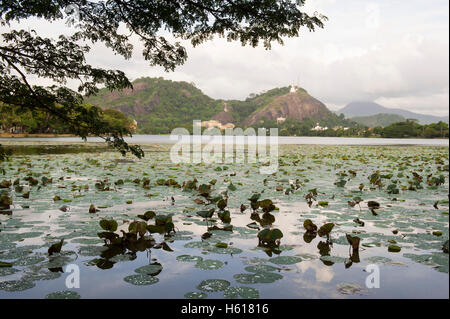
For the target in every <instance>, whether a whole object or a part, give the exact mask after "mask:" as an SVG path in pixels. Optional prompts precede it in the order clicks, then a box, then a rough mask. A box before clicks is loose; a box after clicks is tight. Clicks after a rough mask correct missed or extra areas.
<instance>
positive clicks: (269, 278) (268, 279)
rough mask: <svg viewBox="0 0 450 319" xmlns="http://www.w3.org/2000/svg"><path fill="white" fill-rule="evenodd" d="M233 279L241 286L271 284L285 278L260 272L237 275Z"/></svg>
mask: <svg viewBox="0 0 450 319" xmlns="http://www.w3.org/2000/svg"><path fill="white" fill-rule="evenodd" d="M233 278H234V279H235V280H236V281H237V282H239V283H241V284H270V283H273V282H275V281H277V280H280V279H282V278H283V276H282V275H280V274H276V273H273V272H258V273H253V274H236V275H234V276H233Z"/></svg>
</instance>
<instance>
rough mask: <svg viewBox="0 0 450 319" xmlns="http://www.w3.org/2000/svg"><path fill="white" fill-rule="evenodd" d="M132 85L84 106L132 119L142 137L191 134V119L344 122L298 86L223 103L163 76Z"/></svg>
mask: <svg viewBox="0 0 450 319" xmlns="http://www.w3.org/2000/svg"><path fill="white" fill-rule="evenodd" d="M133 87H134V89H133V90H131V89H128V90H124V91H121V92H117V91H114V92H110V91H108V90H106V89H104V90H101V91H100V92H99V94H98V95H96V96H94V97H90V98H88V99H86V101H85V102H86V103H89V104H94V105H97V106H100V107H101V108H103V109H108V108H113V109H116V110H119V111H121V112H123V113H124V114H126V115H127V116H128V117H129V118H131V119H134V120H136V121H137V123H138V133H143V134H168V133H170V132H171V131H172V129H174V128H176V127H185V128H187V129H189V130H190V129H192V121H193V120H202V121H214V120H215V121H217V122H219V123H221V124H223V125H224V124H228V123H232V124H234V125H236V126H239V127H250V126H258V125H262V124H261V123H264V122H266V123H272V122H275V123H276V122H277V120H280V119H281V121H283V119H290V120H295V121H300V122H301V121H304V120H305V119H308V121H309V122H313V123H314V125H315V123H316V122H320V123H322V124H323V125H324V126H330V127H334V126H335V125H347V124H348V123H347V122H345V121H344V120H343V118H342V117H341V118H340V117H338V116H337V115H336V114H334V113H333V112H331V111H329V110H328V109H327V107H326V106H325V105H324V104H323V103H322V102H320V101H319V100H317V99H315V98H314V97H312V96H310V95H309V94H308V93H307V92H306V90H304V89H302V88H295V90H293V89H292V88H291V87H282V88H275V89H272V90H269V91H266V92H263V93H261V94H252V95H251V96H250V97H249V98H247V99H246V100H245V101H239V100H227V101H226V100H215V99H212V98H210V97H209V96H207V95H205V94H204V93H203V92H202V91H201V90H199V89H197V88H196V87H195V86H194V85H193V84H190V83H187V82H175V81H170V80H164V79H163V78H140V79H137V80H135V81H134V82H133Z"/></svg>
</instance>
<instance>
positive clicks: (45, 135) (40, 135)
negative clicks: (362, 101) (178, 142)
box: [0, 133, 449, 140]
mask: <svg viewBox="0 0 450 319" xmlns="http://www.w3.org/2000/svg"><path fill="white" fill-rule="evenodd" d="M145 135H154V136H170V134H133V136H145ZM61 137H78V136H77V135H75V134H51V133H36V134H33V133H31V134H28V133H0V138H30V139H31V138H61ZM89 137H95V136H94V135H92V136H89ZM280 137H341V138H371V139H377V138H401V139H410V140H413V139H430V140H433V139H434V140H448V139H449V137H448V136H446V137H444V138H442V137H422V136H419V137H411V136H408V137H383V136H360V135H354V136H319V135H316V136H311V135H304V136H303V135H300V136H297V135H288V136H280ZM80 139H81V138H80Z"/></svg>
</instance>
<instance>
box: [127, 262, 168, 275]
mask: <svg viewBox="0 0 450 319" xmlns="http://www.w3.org/2000/svg"><path fill="white" fill-rule="evenodd" d="M162 269H163V267H162V266H161V265H159V264H152V265H146V266H142V267H139V268H137V269H135V270H134V271H135V272H136V273H138V274H145V275H150V276H154V275H157V274H159V273H160V272H161V271H162Z"/></svg>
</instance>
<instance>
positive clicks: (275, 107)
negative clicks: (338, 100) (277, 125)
mask: <svg viewBox="0 0 450 319" xmlns="http://www.w3.org/2000/svg"><path fill="white" fill-rule="evenodd" d="M332 116H333V113H332V112H331V111H330V110H328V109H327V107H326V106H325V105H324V104H323V103H322V102H320V101H319V100H317V99H315V98H313V97H312V96H311V95H309V94H308V93H307V92H306V91H305V90H304V89H301V88H298V89H296V90H295V92H292V91H291V92H289V93H287V94H283V95H280V96H276V97H274V98H273V99H272V101H270V102H269V103H268V104H266V105H264V106H263V107H262V108H259V109H258V110H256V111H254V112H253V113H252V114H250V115H249V116H248V117H247V118H246V119H245V120H244V121H243V124H244V125H246V126H252V125H255V124H258V122H260V121H261V120H264V119H266V120H272V121H277V120H278V119H279V120H281V121H284V120H285V119H287V118H291V119H296V120H299V121H303V120H304V119H306V118H309V119H313V120H315V121H318V122H320V121H326V120H328V119H329V118H330V117H332Z"/></svg>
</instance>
